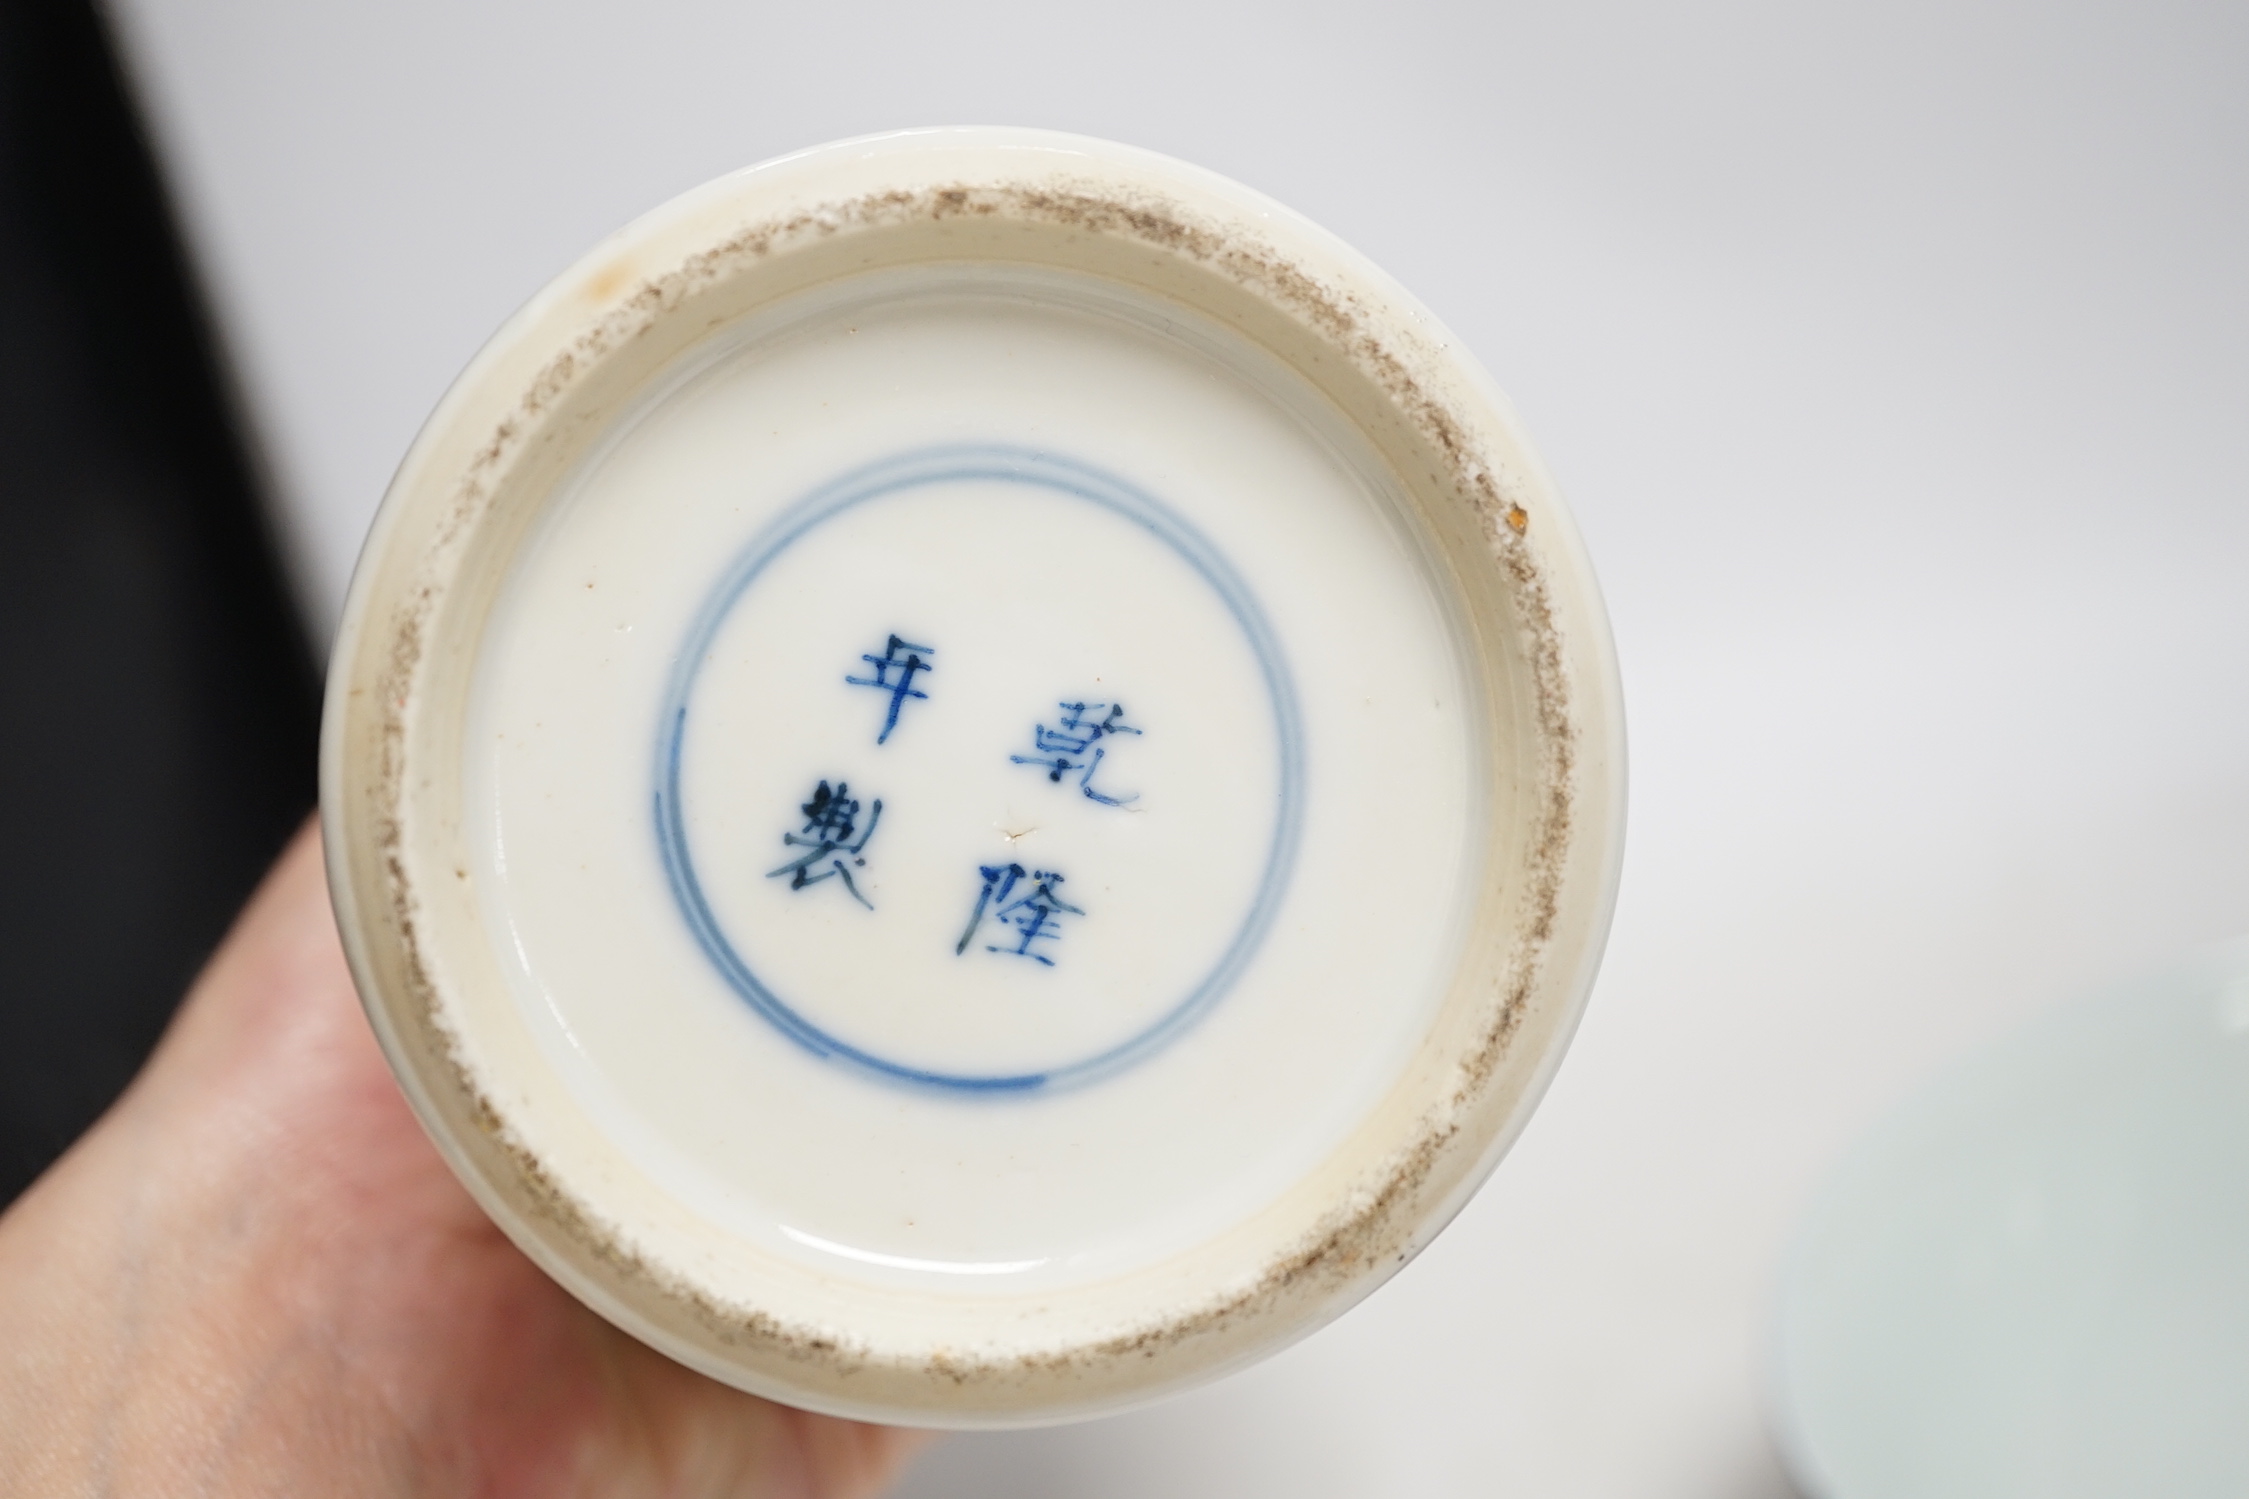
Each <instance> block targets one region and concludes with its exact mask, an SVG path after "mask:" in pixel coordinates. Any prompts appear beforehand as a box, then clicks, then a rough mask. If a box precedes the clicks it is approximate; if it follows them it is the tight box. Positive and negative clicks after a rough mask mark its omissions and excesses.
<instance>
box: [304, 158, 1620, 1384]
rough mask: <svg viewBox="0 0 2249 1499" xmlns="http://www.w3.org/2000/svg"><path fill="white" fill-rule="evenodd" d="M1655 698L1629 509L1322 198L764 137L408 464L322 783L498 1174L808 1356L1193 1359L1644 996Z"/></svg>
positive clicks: (648, 1307) (1500, 1133)
mask: <svg viewBox="0 0 2249 1499" xmlns="http://www.w3.org/2000/svg"><path fill="white" fill-rule="evenodd" d="M1619 733H1620V723H1619V718H1618V712H1617V707H1616V702H1615V685H1614V675H1613V666H1612V664H1611V662H1610V659H1609V655H1608V645H1607V639H1606V634H1605V630H1604V627H1603V622H1602V619H1601V616H1600V610H1599V603H1598V598H1597V595H1596V594H1595V593H1594V591H1593V588H1592V584H1591V579H1590V576H1589V574H1588V572H1587V571H1586V568H1585V564H1584V562H1583V559H1582V557H1581V556H1580V555H1579V553H1578V551H1577V547H1576V543H1575V539H1574V536H1573V535H1572V533H1571V531H1570V529H1569V525H1568V521H1567V518H1566V515H1565V514H1564V512H1563V511H1562V510H1561V508H1560V506H1559V503H1558V502H1557V501H1556V500H1555V499H1554V497H1553V495H1552V494H1551V491H1550V490H1549V489H1548V487H1547V486H1546V485H1545V483H1544V481H1543V478H1542V476H1541V475H1540V474H1539V472H1538V470H1537V467H1536V463H1535V460H1534V459H1532V458H1531V456H1530V454H1529V452H1528V450H1527V449H1526V448H1525V447H1524V446H1523V445H1522V443H1521V440H1520V438H1519V437H1518V436H1517V435H1516V434H1515V433H1514V432H1513V430H1512V427H1511V424H1510V422H1509V419H1508V418H1507V416H1506V414H1505V411H1504V407H1503V406H1502V405H1501V404H1500V403H1499V401H1498V398H1497V397H1496V394H1495V393H1493V392H1492V391H1491V390H1490V389H1489V387H1488V385H1487V384H1486V383H1485V382H1484V381H1483V379H1482V377H1481V375H1480V374H1479V373H1478V372H1477V371H1475V369H1474V368H1473V366H1471V365H1469V364H1467V363H1466V362H1465V361H1464V360H1462V359H1461V358H1460V356H1458V355H1457V354H1456V353H1453V352H1452V351H1450V350H1449V349H1447V347H1446V346H1445V343H1444V341H1443V339H1442V335H1441V334H1440V333H1438V332H1437V330H1435V329H1434V328H1433V327H1431V326H1430V325H1429V324H1428V322H1427V320H1426V318H1425V316H1424V315H1423V314H1421V313H1420V312H1419V310H1418V309H1416V308H1414V307H1413V305H1412V304H1411V303H1410V302H1409V301H1407V300H1406V299H1405V298H1404V297H1403V295H1402V294H1401V293H1399V292H1397V290H1396V289H1395V288H1394V287H1392V286H1390V285H1388V284H1387V283H1386V282H1384V281H1383V280H1382V279H1381V278H1380V276H1379V274H1378V273H1375V272H1374V271H1372V269H1371V268H1370V267H1367V266H1366V265H1365V264H1364V263H1363V262H1361V261H1358V260H1357V258H1356V257H1355V256H1352V255H1351V254H1350V252H1349V251H1347V250H1345V249H1343V247H1341V246H1339V245H1337V244H1335V243H1334V242H1333V241H1332V240H1330V239H1328V238H1327V237H1326V236H1324V235H1321V234H1320V233H1319V232H1318V231H1317V230H1315V229H1312V228H1311V226H1309V225H1305V224H1303V223H1302V222H1301V221H1296V220H1293V219H1292V218H1291V217H1289V216H1288V215H1286V214H1285V212H1283V211H1282V210H1279V209H1277V208H1275V207H1274V206H1273V205H1270V204H1267V203H1265V202H1263V201H1262V200H1259V199H1256V198H1255V197H1254V196H1253V195H1250V194H1247V193H1245V192H1243V191H1242V190H1241V189H1239V188H1235V187H1233V186H1232V185H1231V184H1226V183H1223V182H1221V181H1219V180H1218V179H1214V178H1210V177H1208V176H1207V174H1202V173H1198V172H1195V171H1193V170H1192V169H1189V168H1185V167H1182V166H1180V165H1179V164H1177V163H1173V162H1168V161H1165V160H1163V159H1161V158H1155V157H1150V156H1147V155H1145V154H1144V153H1138V152H1131V151H1126V150H1124V149H1122V148H1117V147H1110V146H1105V145H1102V144H1100V143H1094V142H1085V141H1079V140H1076V139H1074V138H1068V137H1054V136H1045V135H1037V134H1032V133H1027V132H996V131H961V132H924V133H916V134H910V135H906V136H900V137H891V138H886V139H882V140H877V141H870V142H858V143H846V144H845V145H842V146H837V147H830V148H824V149H823V150H822V151H820V152H815V153H809V154H808V155H806V156H804V157H797V158H790V159H787V160H785V161H782V162H778V163H774V164H770V165H769V166H767V167H764V168H759V169H754V170H752V171H751V172H748V173H744V174H741V175H740V176H738V177H735V178H730V179H726V180H724V181H722V182H720V183H716V184H713V185H711V186H710V187H708V188H706V189H703V190H701V191H700V192H698V193H697V194H691V195H690V196H689V197H688V198H686V199H682V200H680V201H679V202H678V203H675V204H673V205H671V206H670V207H668V208H666V209H664V210H660V211H659V212H658V213H657V214H655V215H652V216H651V217H650V219H648V220H646V221H643V222H642V223H641V224H639V225H635V226H633V228H631V229H628V230H627V231H625V232H624V233H623V234H622V235H620V236H619V237H618V238H617V239H616V240H613V241H612V242H611V243H610V244H608V245H605V246H603V247H601V248H600V249H597V251H596V252H595V253H594V254H593V255H591V256H589V258H588V260H587V261H586V262H585V263H584V264H583V265H582V266H581V267H579V268H578V269H577V270H576V271H573V272H572V273H570V274H568V275H566V276H565V277H563V278H562V279H561V280H560V281H558V282H557V283H556V285H555V287H553V288H551V289H550V290H549V291H548V292H547V293H545V294H543V296H542V297H541V299H540V300H539V301H537V302H535V303H534V304H533V305H532V306H531V307H530V308H527V309H526V310H525V312H524V313H523V314H521V315H520V316H519V317H518V319H517V320H516V321H515V322H514V323H512V324H511V325H510V326H509V328H507V329H505V330H503V331H502V333H501V334H500V335H499V336H498V337H497V338H496V339H495V340H494V343H493V344H492V346H491V347H489V348H488V349H487V351H486V352H485V354H484V355H483V356H481V357H480V359H479V361H478V363H477V364H476V365H475V366H473V367H472V368H471V370H470V371H469V373H468V374H467V375H465V376H464V377H463V379H462V381H461V383H460V385H459V386H457V387H456V389H455V391H454V392H453V393H452V394H451V395H450V396H449V397H448V398H447V402H446V404H445V406H444V407H442V408H441V409H440V411H439V412H438V414H437V415H436V416H435V417H433V418H432V421H431V424H430V427H429V428H428V429H427V430H426V431H425V433H424V435H423V438H422V440H421V442H420V443H419V444H418V445H417V447H416V450H415V453H414V454H413V455H412V456H410V458H409V460H408V462H407V464H406V466H405V468H404V469H403V470H402V472H401V475H400V477H399V480H398V481H397V484H396V485H395V486H394V489H393V491H392V494H391V497H390V498H389V500H387V501H386V504H385V508H384V512H383V515H382V517H381V519H380V520H379V522H378V526H377V530H376V533H375V535H374V538H373V539H372V540H371V542H370V544H369V550H368V553H367V557H366V560H365V561H364V562H363V564H362V568H361V571H360V574H359V576H358V578H357V580H356V581H355V584H354V592H353V602H352V606H351V609H350V610H349V612H348V614H347V619H346V625H345V630H344V633H343V635H342V637H341V638H340V640H339V644H338V652H337V664H336V667H335V668H334V670H333V671H332V673H331V706H330V717H329V726H328V737H327V747H326V753H327V765H326V774H327V784H326V789H325V794H324V802H325V806H326V809H327V817H328V823H329V831H330V836H331V845H330V846H331V859H332V861H333V864H334V869H335V876H336V881H335V882H336V886H337V889H338V902H339V914H340V916H341V918H342V923H343V926H344V930H345V934H346V940H347V946H348V947H349V949H350V951H351V954H352V957H353V961H354V965H355V971H356V972H357V974H358V977H359V980H360V983H361V987H362V992H363V994H365V995H366V997H367V999H368V1001H369V1009H370V1013H371V1015H372V1016H373V1017H374V1018H375V1021H376V1024H377V1028H378V1032H379V1033H380V1034H382V1036H383V1038H384V1040H385V1044H386V1046H387V1047H388V1048H389V1050H390V1052H391V1055H392V1058H393V1061H394V1064H395V1065H396V1066H397V1067H398V1069H399V1071H400V1074H401V1077H402V1079H403V1081H404V1082H405V1083H406V1085H407V1088H408V1092H409V1095H410V1096H411V1097H413V1098H414V1100H415V1102H416V1105H417V1107H418V1108H419V1109H420V1111H421V1112H422V1114H423V1117H424V1119H425V1121H427V1122H428V1123H429V1124H430V1127H431V1130H432V1133H433V1135H435V1136H436V1138H437V1139H438V1141H439V1143H440V1145H441V1146H442V1147H444V1148H445V1149H446V1150H447V1152H448V1155H449V1158H450V1159H451V1160H452V1161H453V1163H454V1165H455V1167H456V1169H457V1170H459V1171H460V1172H461V1174H462V1175H463V1178H464V1180H465V1181H467V1182H468V1183H469V1185H470V1186H471V1188H472V1190H475V1191H477V1193H478V1195H479V1197H480V1200H482V1201H483V1202H484V1203H485V1204H486V1206H487V1207H488V1208H490V1209H491V1210H492V1211H493V1213H494V1215H495V1217H496V1218H497V1219H498V1220H499V1221H500V1222H501V1223H502V1225H503V1226H504V1227H506V1228H507V1229H508V1230H509V1232H510V1233H511V1234H512V1235H513V1236H514V1237H516V1239H517V1240H518V1242H519V1243H522V1244H523V1245H524V1246H525V1247H526V1249H527V1250H529V1251H530V1252H531V1253H532V1254H533V1255H534V1256H535V1257H537V1258H539V1259H540V1261H541V1262H542V1263H543V1264H545V1265H546V1266H547V1267H548V1268H549V1269H550V1270H552V1271H554V1273H556V1274H557V1275H558V1276H559V1277H560V1278H561V1279H563V1280H564V1282H565V1283H566V1284H568V1285H570V1286H571V1288H572V1289H573V1290H575V1291H576V1292H578V1294H580V1295H581V1296H583V1297H585V1298H586V1299H587V1300H588V1301H589V1302H590V1303H591V1304H593V1305H595V1306H596V1307H597V1308H598V1309H600V1310H602V1311H603V1312H605V1313H606V1314H607V1315H610V1316H611V1317H613V1318H614V1319H615V1320H618V1321H619V1322H620V1323H622V1324H623V1325H625V1326H627V1327H628V1328H630V1329H632V1330H633V1331H635V1332H636V1333H639V1334H640V1335H642V1336H644V1337H646V1338H648V1339H649V1340H650V1341H652V1342H654V1343H656V1344H657V1345H658V1346H660V1347H663V1348H665V1349H666V1350H667V1351H669V1352H671V1353H673V1354H675V1355H676V1356H679V1357H681V1358H683V1359H685V1360H687V1361H688V1362H690V1363H693V1364H695V1365H696V1366H697V1367H700V1368H703V1369H706V1370H707V1371H709V1372H711V1373H713V1374H715V1375H717V1376H718V1377H721V1378H725V1379H729V1380H731V1381H733V1382H735V1383H738V1384H741V1385H743V1386H745V1387H748V1388H753V1389H758V1390H762V1391H765V1392H767V1393H772V1394H776V1395H779V1396H781V1397H783V1398H787V1399H792V1400H795V1401H798V1402H799V1403H803V1404H807V1405H812V1406H816V1407H820V1408H825V1409H832V1410H839V1411H846V1412H850V1413H854V1414H862V1415H872V1416H880V1417H886V1418H891V1419H910V1420H918V1421H925V1422H933V1423H940V1424H995V1423H1009V1422H1022V1421H1031V1420H1051V1419H1057V1418H1063V1417H1068V1416H1072V1415H1078V1414H1085V1413H1090V1412H1093V1411H1097V1410H1100V1409H1107V1408H1115V1407H1117V1406H1119V1405H1123V1404H1127V1403H1131V1402H1133V1401H1137V1400H1143V1399H1146V1398H1150V1397H1151V1396H1152V1395H1155V1394H1158V1393H1161V1392H1163V1391H1164V1390H1166V1389H1170V1388H1177V1387H1179V1386H1180V1385H1182V1384H1184V1383H1187V1382H1191V1381H1193V1380H1197V1379H1202V1378H1208V1377H1211V1376H1212V1375H1214V1374H1216V1373H1218V1372H1221V1371H1222V1370H1223V1369H1225V1368H1227V1367H1231V1366H1232V1365H1234V1364H1237V1363H1239V1362H1241V1361H1242V1360H1244V1359H1246V1358H1249V1357H1254V1356H1255V1355H1256V1354H1258V1353H1260V1352H1263V1351H1267V1350H1269V1349H1271V1348H1273V1347H1275V1346H1278V1345H1279V1343H1281V1342H1282V1341H1285V1340H1286V1339H1288V1338H1290V1337H1293V1336H1296V1335H1299V1334H1301V1333H1302V1332H1304V1331H1306V1330H1308V1329H1309V1328H1310V1327H1312V1326H1314V1325H1316V1324H1317V1323H1318V1322H1319V1321H1321V1320H1324V1319H1325V1318H1326V1317H1329V1316H1332V1315H1334V1314H1335V1313H1336V1312H1337V1311H1339V1310H1341V1309H1342V1308H1343V1307H1344V1306H1347V1305H1348V1304H1349V1303H1350V1302H1351V1301H1352V1300H1355V1299H1356V1298H1357V1297H1358V1296H1361V1295H1363V1294H1365V1292H1366V1291H1367V1290H1369V1289H1371V1288H1372V1287H1373V1286H1374V1285H1375V1284H1377V1283H1378V1282H1379V1281H1380V1279H1381V1278H1383V1277H1384V1276H1386V1275H1387V1274H1388V1273H1390V1271H1392V1270H1394V1269H1395V1268H1396V1266H1397V1265H1398V1264H1400V1263H1403V1261H1404V1259H1405V1258H1407V1257H1409V1256H1410V1255H1411V1253H1412V1252H1413V1251H1414V1250H1415V1249H1416V1248H1417V1247H1418V1246H1419V1245H1420V1244H1421V1243H1424V1242H1426V1240H1427V1238H1428V1236H1429V1235H1431V1234H1433V1233H1434V1232H1435V1231H1436V1230H1437V1228H1438V1227H1440V1226H1441V1225H1442V1223H1443V1221H1444V1220H1445V1218H1447V1217H1448V1216H1449V1215H1450V1214H1451V1213H1452V1212H1453V1211H1454V1210H1456V1209H1457V1207H1458V1206H1459V1204H1460V1202H1461V1201H1462V1200H1463V1199H1464V1198H1465V1195H1466V1194H1467V1193H1468V1192H1469V1191H1471V1190H1473V1188H1474V1186H1475V1184H1476V1182H1477V1181H1478V1180H1480V1179H1481V1177H1482V1176H1483V1174H1485V1173H1486V1172H1488V1170H1489V1169H1490V1167H1491V1165H1492V1164H1493V1163H1494V1162H1495V1161H1496V1159H1497V1156H1498V1153H1499V1151H1500V1150H1502V1149H1504V1147H1505V1145H1506V1143H1507V1141H1508V1140H1509V1139H1510V1138H1511V1137H1512V1135H1513V1134H1514V1132H1515V1131H1516V1130H1518V1129H1519V1128H1520V1126H1521V1123H1522V1120H1523V1118H1524V1117H1525V1116H1526V1114H1527V1112H1528V1109H1529V1108H1530V1107H1531V1106H1532V1104H1533V1103H1534V1102H1535V1100H1536V1097H1537V1094H1538V1092H1539V1090H1540V1089H1541V1088H1542V1087H1543V1085H1544V1081H1545V1079H1546V1078H1547V1077H1548V1076H1549V1075H1550V1074H1551V1070H1552V1068H1553V1066H1554V1065H1555V1063H1556V1062H1557V1061H1558V1059H1559V1055H1560V1051H1561V1048H1562V1046H1563V1044H1564V1043H1565V1042H1566V1039H1567V1036H1568V1033H1569V1029H1570V1027H1571V1025H1572V1024H1573V1023H1574V1020H1575V1016H1576V1014H1577V1011H1578V1008H1579V1006H1580V1005H1581V1004H1582V1002H1583V999H1584V995H1585V992H1586V989H1587V986H1588V985H1589V983H1590V980H1591V976H1592V971H1593V965H1594V962H1595V960H1596V959H1597V956H1598V951H1599V945H1600V941H1601V937H1602V934H1603V932H1604V931H1605V927H1606V922H1607V918H1608V910H1609V905H1610V900H1611V897H1612V892H1613V885H1614V878H1615V864H1616V851H1617V839H1618V836H1619V830H1620V827H1621V822H1620V817H1621V779H1620V777H1621V754H1620V748H1621V747H1620V743H1619Z"/></svg>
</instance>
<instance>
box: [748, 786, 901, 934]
mask: <svg viewBox="0 0 2249 1499" xmlns="http://www.w3.org/2000/svg"><path fill="white" fill-rule="evenodd" d="M850 793H851V786H850V784H849V783H848V782H845V781H838V782H836V784H835V789H834V790H833V791H831V790H829V789H828V783H827V782H826V781H822V782H821V783H820V786H819V789H818V790H816V791H814V792H813V793H812V800H810V801H808V802H806V803H805V804H804V805H803V806H802V807H801V808H799V809H798V810H800V811H802V812H803V813H804V832H803V833H802V834H801V835H800V834H797V833H783V834H782V835H781V841H782V842H783V843H784V844H787V845H788V846H789V847H790V848H801V849H803V850H805V852H804V854H803V855H802V856H801V857H799V858H796V859H792V860H790V861H789V862H788V863H786V864H784V865H782V866H781V867H780V868H779V869H776V870H773V871H771V872H770V873H768V874H767V875H766V878H767V879H769V880H771V879H778V878H780V877H781V876H782V875H790V876H792V878H791V879H790V881H789V888H790V889H791V890H802V889H803V888H804V887H805V886H807V885H817V884H819V883H820V881H822V880H832V879H834V878H835V877H836V876H838V875H841V876H843V888H844V889H846V890H848V891H850V892H851V898H852V899H853V900H855V901H857V902H859V904H861V905H862V906H865V907H866V908H867V909H868V910H870V911H872V910H873V909H874V908H875V903H874V902H873V901H871V900H869V899H867V897H865V896H864V895H861V894H860V893H859V887H858V885H857V884H855V883H853V881H852V878H851V869H850V868H849V867H846V865H845V864H844V860H845V859H846V858H849V859H850V861H851V864H852V865H854V866H858V867H862V868H863V867H865V865H866V862H867V861H866V860H865V859H864V858H862V857H861V856H860V850H862V849H864V848H865V847H866V846H867V840H868V839H869V838H872V837H874V836H875V824H876V823H878V822H880V821H882V801H881V799H880V798H877V799H876V801H875V804H874V809H873V810H872V811H870V812H869V813H868V814H867V827H866V831H864V832H861V833H859V834H858V836H857V837H856V838H855V837H853V836H852V835H853V833H854V832H855V831H856V830H857V828H858V823H859V803H858V802H857V801H855V800H853V798H852V797H851V794H850ZM823 861H825V862H826V863H827V866H828V867H827V868H826V869H823V870H821V871H820V872H819V873H818V874H814V873H813V872H812V869H813V866H815V865H817V864H819V863H821V862H823Z"/></svg>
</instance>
